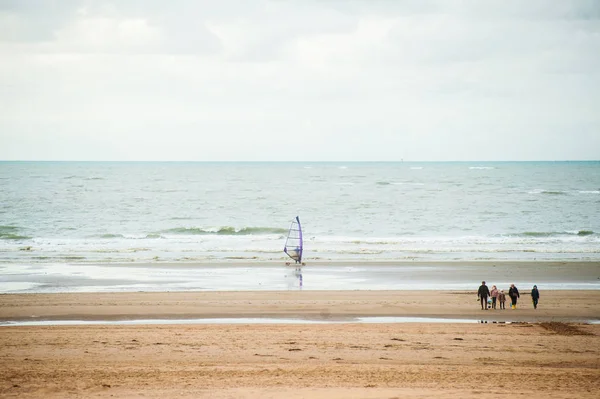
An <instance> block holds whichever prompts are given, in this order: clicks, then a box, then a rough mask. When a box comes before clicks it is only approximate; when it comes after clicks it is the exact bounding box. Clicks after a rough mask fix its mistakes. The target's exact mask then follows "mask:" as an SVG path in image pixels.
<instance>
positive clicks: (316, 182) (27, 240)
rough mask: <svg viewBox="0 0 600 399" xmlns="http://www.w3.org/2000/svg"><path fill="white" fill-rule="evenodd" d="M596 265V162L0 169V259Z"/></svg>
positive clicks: (599, 248) (599, 167) (599, 212)
mask: <svg viewBox="0 0 600 399" xmlns="http://www.w3.org/2000/svg"><path fill="white" fill-rule="evenodd" d="M296 215H298V216H299V217H300V220H301V222H302V225H303V230H304V238H305V253H304V258H305V260H306V262H307V263H309V264H310V263H315V262H316V263H318V262H324V261H331V260H333V261H370V260H398V261H403V260H414V261H438V260H448V261H460V260H533V259H537V260H586V261H589V260H592V261H600V162H497V163H482V162H472V163H465V162H455V163H453V162H450V163H409V162H397V163H369V162H359V163H352V162H347V163H318V162H297V163H185V162H181V163H170V162H164V163H163V162H139V163H127V162H123V163H119V162H115V163H112V162H0V263H4V264H21V265H29V266H30V267H35V265H40V266H41V267H46V266H47V265H56V264H59V265H64V264H69V265H72V264H78V263H100V264H111V263H131V264H135V263H158V264H160V263H165V262H169V263H182V264H184V263H205V262H208V263H210V264H219V263H228V262H261V261H281V262H284V261H285V260H286V255H285V254H284V253H283V245H284V241H285V236H286V234H287V229H288V227H289V225H290V223H291V221H292V219H293V218H294V217H295V216H296Z"/></svg>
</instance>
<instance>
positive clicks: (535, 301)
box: [533, 299, 538, 309]
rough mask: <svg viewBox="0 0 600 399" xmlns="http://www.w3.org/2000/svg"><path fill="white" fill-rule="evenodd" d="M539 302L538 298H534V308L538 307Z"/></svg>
mask: <svg viewBox="0 0 600 399" xmlns="http://www.w3.org/2000/svg"><path fill="white" fill-rule="evenodd" d="M537 303H538V300H537V299H534V300H533V308H534V309H537Z"/></svg>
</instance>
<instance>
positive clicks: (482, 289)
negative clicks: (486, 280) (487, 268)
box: [477, 284, 490, 298]
mask: <svg viewBox="0 0 600 399" xmlns="http://www.w3.org/2000/svg"><path fill="white" fill-rule="evenodd" d="M477 296H478V297H480V298H481V297H486V298H487V297H488V296H490V290H489V288H488V287H487V285H485V284H482V285H480V286H479V290H478V291H477Z"/></svg>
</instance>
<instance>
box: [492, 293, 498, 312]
mask: <svg viewBox="0 0 600 399" xmlns="http://www.w3.org/2000/svg"><path fill="white" fill-rule="evenodd" d="M496 299H498V298H496V297H495V296H493V297H492V309H496Z"/></svg>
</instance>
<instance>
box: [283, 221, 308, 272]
mask: <svg viewBox="0 0 600 399" xmlns="http://www.w3.org/2000/svg"><path fill="white" fill-rule="evenodd" d="M302 244H303V243H302V226H301V225H300V218H299V217H298V216H296V218H295V219H294V220H293V221H292V225H291V226H290V231H289V232H288V236H287V239H286V240H285V247H284V248H283V252H285V253H286V254H287V255H288V256H289V257H290V258H292V259H293V260H294V261H295V262H296V263H302V250H303V245H302Z"/></svg>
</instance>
